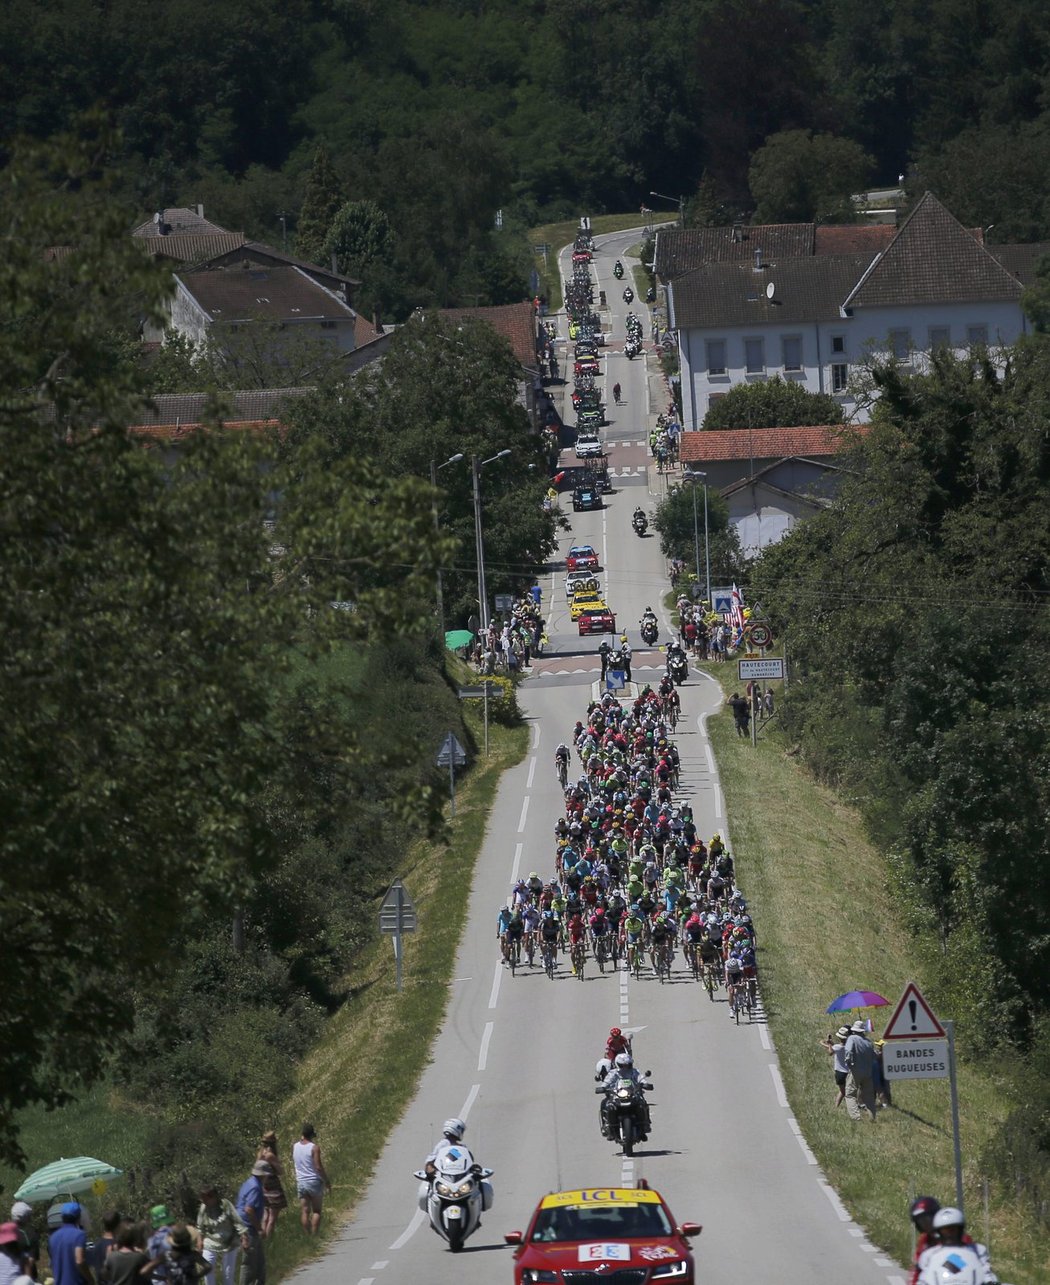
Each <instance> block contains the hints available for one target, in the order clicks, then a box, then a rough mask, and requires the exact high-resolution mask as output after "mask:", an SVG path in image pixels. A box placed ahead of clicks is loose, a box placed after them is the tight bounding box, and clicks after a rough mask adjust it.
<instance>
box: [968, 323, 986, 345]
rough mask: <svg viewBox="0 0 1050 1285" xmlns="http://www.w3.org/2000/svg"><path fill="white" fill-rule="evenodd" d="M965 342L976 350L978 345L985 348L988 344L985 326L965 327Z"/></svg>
mask: <svg viewBox="0 0 1050 1285" xmlns="http://www.w3.org/2000/svg"><path fill="white" fill-rule="evenodd" d="M966 342H967V343H968V344H969V345H970V347H971V348H976V347H977V346H978V345H979V344H980V345H984V346H987V344H988V327H987V326H967V327H966Z"/></svg>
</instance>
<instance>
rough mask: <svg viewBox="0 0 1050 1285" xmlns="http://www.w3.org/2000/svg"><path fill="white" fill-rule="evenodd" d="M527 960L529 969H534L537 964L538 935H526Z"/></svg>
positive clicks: (532, 933) (531, 933)
mask: <svg viewBox="0 0 1050 1285" xmlns="http://www.w3.org/2000/svg"><path fill="white" fill-rule="evenodd" d="M525 958H526V959H527V960H528V961H529V967H530V968H533V967H535V964H536V934H535V933H534V932H530V933H526V934H525Z"/></svg>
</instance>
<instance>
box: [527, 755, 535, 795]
mask: <svg viewBox="0 0 1050 1285" xmlns="http://www.w3.org/2000/svg"><path fill="white" fill-rule="evenodd" d="M535 779H536V759H535V757H533V758H531V759H529V779H528V780H527V781H526V782H525V788H526V790H531V789H532V783H533V781H534V780H535Z"/></svg>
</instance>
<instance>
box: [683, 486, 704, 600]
mask: <svg viewBox="0 0 1050 1285" xmlns="http://www.w3.org/2000/svg"><path fill="white" fill-rule="evenodd" d="M682 476H683V477H687V478H688V479H689V480H690V482H692V483H693V547H694V549H695V550H696V582H697V584H699V583H700V529H699V526H698V524H697V514H696V484H697V482H699V481H701V480H702V481H703V484H704V562H705V565H706V569H707V577H706V584H707V606H708V609H710V607H711V539H710V536H709V534H708V527H707V474H706V473H701V472H700V470H699V469H688V470H683V472H682Z"/></svg>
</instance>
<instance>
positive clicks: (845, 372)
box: [831, 361, 849, 393]
mask: <svg viewBox="0 0 1050 1285" xmlns="http://www.w3.org/2000/svg"><path fill="white" fill-rule="evenodd" d="M848 383H849V367H848V366H847V365H846V363H845V362H844V361H842V362H835V364H834V365H833V366H832V367H831V391H832V392H833V393H844V392H845V391H846V385H847V384H848Z"/></svg>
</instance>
